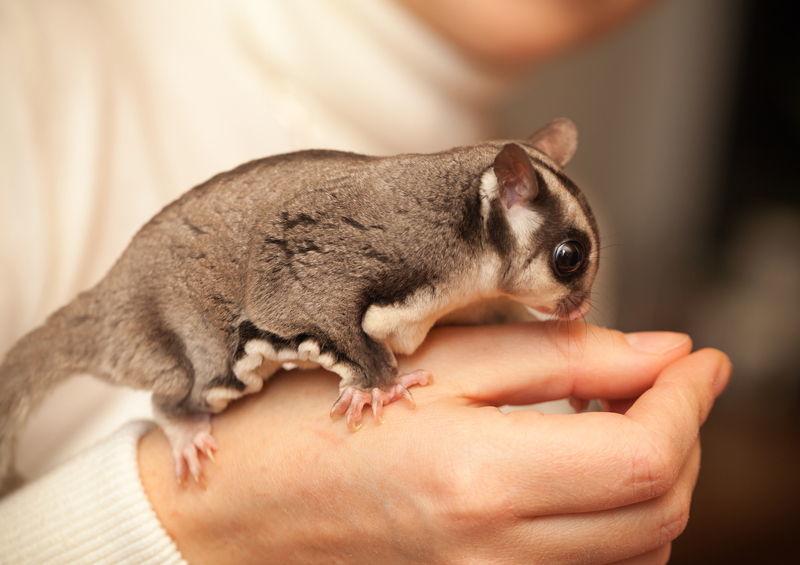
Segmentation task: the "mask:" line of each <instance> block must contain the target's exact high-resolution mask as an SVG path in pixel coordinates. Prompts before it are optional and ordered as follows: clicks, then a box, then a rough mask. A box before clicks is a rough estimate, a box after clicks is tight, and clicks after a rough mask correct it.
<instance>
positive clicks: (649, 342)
mask: <svg viewBox="0 0 800 565" xmlns="http://www.w3.org/2000/svg"><path fill="white" fill-rule="evenodd" d="M690 349H691V340H690V339H689V337H688V336H687V335H685V334H676V333H671V332H645V333H637V334H627V335H626V334H623V333H621V332H618V331H614V330H608V329H605V328H600V327H597V326H592V325H589V324H584V323H563V322H562V323H550V322H537V323H528V324H506V325H500V326H482V327H477V326H473V327H449V328H437V329H435V330H434V331H433V332H431V338H430V339H429V340H428V341H427V342H426V343H425V344H424V345H423V346H422V347H421V348H420V350H419V351H418V352H417V354H415V355H414V356H413V357H412V358H410V359H409V360H408V362H409V363H411V364H413V365H414V366H417V365H419V366H422V365H424V366H425V368H426V369H428V370H430V371H431V372H432V373H434V374H435V375H436V377H437V379H438V383H439V384H440V386H441V385H442V384H444V385H445V386H449V387H451V388H452V389H454V390H455V391H456V392H457V393H458V394H459V395H460V396H462V397H463V398H467V399H469V400H471V401H473V402H479V403H486V404H494V405H501V404H532V403H536V402H541V401H547V400H555V399H560V398H566V397H569V396H576V397H578V398H631V397H635V396H638V395H639V394H641V393H642V392H643V391H644V390H646V389H647V388H649V387H650V386H651V385H652V383H653V380H654V379H655V377H656V375H658V373H659V372H660V371H661V370H662V369H663V368H664V367H665V366H667V365H668V364H669V363H670V362H672V361H674V360H675V359H677V358H679V357H682V356H685V355H686V354H688V353H689V351H690ZM454 361H457V362H454Z"/></svg>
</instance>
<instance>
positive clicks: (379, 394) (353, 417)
mask: <svg viewBox="0 0 800 565" xmlns="http://www.w3.org/2000/svg"><path fill="white" fill-rule="evenodd" d="M431 382H433V377H432V376H431V374H430V373H429V372H428V371H424V370H418V371H413V372H411V373H407V374H405V375H400V376H398V377H397V379H396V382H395V384H392V385H390V386H389V387H386V388H378V387H375V388H371V389H370V388H362V387H359V386H355V385H351V386H346V387H344V388H343V389H342V392H341V394H340V395H339V398H338V399H336V402H334V403H333V407H331V417H332V418H335V417H337V416H342V415H344V416H345V420H346V421H347V427H348V428H350V429H351V430H352V431H356V430H358V429H359V428H360V427H361V418H362V416H363V413H364V406H366V405H367V404H369V405H370V406H371V407H372V415H373V417H374V418H375V421H376V422H379V423H382V422H383V407H384V406H386V405H387V404H391V403H392V402H394V401H395V400H398V399H400V398H405V399H406V400H407V401H408V402H409V403H410V404H411V406H412V407H413V406H414V405H415V404H414V398H413V397H412V396H411V393H410V392H409V391H408V389H409V387H412V386H414V385H419V386H425V385H428V384H430V383H431Z"/></svg>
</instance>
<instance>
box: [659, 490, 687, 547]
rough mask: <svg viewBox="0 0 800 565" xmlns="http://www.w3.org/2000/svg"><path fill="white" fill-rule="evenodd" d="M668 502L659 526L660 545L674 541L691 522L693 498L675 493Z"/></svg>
mask: <svg viewBox="0 0 800 565" xmlns="http://www.w3.org/2000/svg"><path fill="white" fill-rule="evenodd" d="M671 498H672V499H673V500H670V501H669V503H668V504H667V508H666V510H665V511H664V514H663V516H662V520H661V526H660V528H659V545H663V544H666V543H669V542H671V541H673V540H674V539H675V538H677V537H678V536H679V535H681V534H682V533H683V532H684V530H686V526H687V524H688V523H689V508H690V506H691V500H690V497H688V496H679V495H675V496H673V497H671Z"/></svg>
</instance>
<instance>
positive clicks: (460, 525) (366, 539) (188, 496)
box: [139, 322, 731, 564]
mask: <svg viewBox="0 0 800 565" xmlns="http://www.w3.org/2000/svg"><path fill="white" fill-rule="evenodd" d="M632 343H634V344H638V347H639V348H640V349H637V348H635V347H632V345H631V344H632ZM691 347H692V346H691V341H690V339H689V338H688V337H687V336H685V335H682V334H673V333H667V332H657V333H656V332H654V333H647V334H633V337H631V336H628V337H627V338H626V337H625V336H624V334H622V333H620V332H616V331H613V330H607V329H602V328H598V327H595V326H591V325H586V324H584V323H580V322H572V323H539V324H537V323H532V324H518V325H506V326H493V327H471V328H470V327H465V328H438V329H434V330H433V332H431V334H430V336H429V338H428V340H427V341H426V342H425V344H423V346H422V347H421V348H420V349H419V350H418V351H417V352H416V353H415V354H414V355H412V356H410V357H408V358H402V359H401V360H400V368H401V370H414V369H416V368H421V367H424V368H425V369H428V370H430V371H431V372H432V373H433V374H434V375H435V382H434V383H433V384H432V385H430V386H427V387H424V388H423V387H416V388H414V389H413V391H414V396H415V399H416V402H417V408H416V409H414V410H412V409H410V408H409V407H408V406H407V405H404V404H403V403H402V402H398V403H395V404H392V405H390V406H388V407H387V408H386V410H385V413H384V419H385V423H384V424H383V425H377V424H376V423H375V422H373V421H372V420H371V416H367V417H366V418H365V420H366V421H365V425H364V427H363V428H362V429H361V430H360V431H358V432H356V433H352V432H350V431H348V430H347V427H346V426H345V425H344V423H343V422H341V421H332V420H330V419H329V417H328V415H327V412H328V408H329V406H330V403H331V402H332V400H333V399H334V398H335V396H336V378H335V376H333V375H332V374H330V373H326V372H324V371H321V370H310V371H302V372H299V371H295V372H291V373H285V374H280V375H278V376H276V377H274V378H273V380H272V381H270V382H269V383H268V385H267V386H265V390H264V391H262V393H261V394H259V395H255V396H253V397H250V398H247V399H244V400H242V401H240V402H237V403H235V404H234V405H232V406H231V407H230V408H229V409H228V410H226V411H225V412H224V413H223V414H221V415H220V416H218V417H216V418H215V420H214V431H215V436H216V437H217V439H218V441H219V445H220V450H219V452H218V453H217V456H216V463H215V464H210V463H208V464H206V465H204V473H205V476H204V483H205V484H204V485H198V484H189V485H184V486H183V487H181V486H179V485H178V484H177V483H176V482H175V480H174V476H173V475H172V471H171V465H170V451H169V446H168V444H167V441H166V439H165V438H164V436H163V435H162V433H161V432H160V431H158V430H156V429H154V430H153V431H152V432H151V433H149V434H148V435H147V436H145V438H144V439H143V440H142V442H141V444H140V448H139V465H140V473H141V477H142V480H143V483H144V486H145V490H146V492H147V493H148V496H149V497H150V499H151V501H152V503H153V506H154V508H155V510H156V513H157V515H158V517H159V518H160V520H161V522H162V523H163V524H164V527H165V528H166V530H167V531H168V533H169V534H170V535H171V536H172V537H173V539H175V541H176V543H177V545H178V547H179V549H180V550H181V552H182V553H183V555H184V556H185V558H186V559H187V560H188V561H189V562H191V563H281V564H291V563H348V564H351V563H352V564H358V563H420V564H423V563H424V564H438V563H509V564H513V563H539V562H546V563H615V562H620V563H664V562H666V560H667V558H668V556H669V551H670V542H671V541H672V540H673V539H674V538H675V537H677V536H678V535H679V534H680V533H681V532H682V531H683V528H684V527H685V525H686V520H687V518H688V513H689V505H690V500H691V493H692V490H693V488H694V484H695V481H696V478H697V472H698V467H699V459H700V447H699V440H698V433H699V428H700V426H701V425H702V423H703V422H704V421H705V418H706V416H707V415H708V412H709V410H710V409H711V406H712V404H713V402H714V400H715V398H716V397H717V396H718V395H719V394H720V392H721V391H722V390H723V389H724V387H725V386H726V384H727V382H728V378H729V376H730V369H731V365H730V362H729V360H728V358H727V357H726V356H725V355H724V354H722V353H721V352H719V351H716V350H712V349H705V350H702V351H698V352H695V353H691V354H690V350H691ZM641 348H644V349H645V350H646V351H643V350H641ZM647 351H649V352H647ZM570 396H575V397H578V398H602V399H606V405H607V406H608V408H609V409H610V411H608V412H593V413H581V414H561V415H543V414H540V413H538V412H535V411H530V410H526V411H516V412H512V413H508V414H505V413H503V412H501V411H500V410H499V409H498V408H497V407H498V406H501V405H505V404H529V403H534V402H540V401H546V400H552V399H557V398H566V397H570Z"/></svg>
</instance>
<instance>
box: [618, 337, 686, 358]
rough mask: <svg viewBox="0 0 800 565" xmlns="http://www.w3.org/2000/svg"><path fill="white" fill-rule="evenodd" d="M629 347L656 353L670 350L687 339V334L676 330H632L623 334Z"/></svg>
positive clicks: (659, 353)
mask: <svg viewBox="0 0 800 565" xmlns="http://www.w3.org/2000/svg"><path fill="white" fill-rule="evenodd" d="M625 339H626V340H628V343H629V344H630V346H631V347H633V348H634V349H636V350H638V351H642V352H644V353H655V354H658V355H661V354H664V353H666V352H668V351H672V350H673V349H675V348H676V347H680V346H681V345H684V344H685V343H686V342H688V341H689V336H688V335H686V334H681V333H676V332H633V333H629V334H625Z"/></svg>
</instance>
